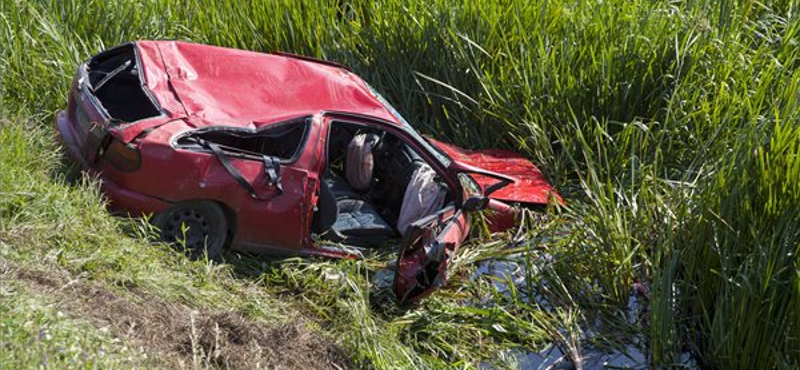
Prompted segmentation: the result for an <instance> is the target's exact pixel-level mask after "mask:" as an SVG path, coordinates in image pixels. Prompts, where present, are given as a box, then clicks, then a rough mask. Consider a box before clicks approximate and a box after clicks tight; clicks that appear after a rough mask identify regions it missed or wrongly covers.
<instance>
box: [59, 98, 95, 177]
mask: <svg viewBox="0 0 800 370" xmlns="http://www.w3.org/2000/svg"><path fill="white" fill-rule="evenodd" d="M55 126H56V131H57V132H58V137H59V140H60V141H61V144H63V145H64V149H65V150H66V152H67V155H69V157H70V158H71V159H72V160H73V161H75V162H76V163H78V164H80V165H81V168H83V169H84V170H87V171H88V170H89V164H88V163H87V162H86V159H85V158H84V157H83V155H82V154H81V143H82V142H83V140H81V139H80V138H79V136H78V133H77V131H75V125H74V124H73V122H72V121H70V120H69V115H68V114H67V111H64V110H62V111H59V112H58V113H57V114H56V121H55Z"/></svg>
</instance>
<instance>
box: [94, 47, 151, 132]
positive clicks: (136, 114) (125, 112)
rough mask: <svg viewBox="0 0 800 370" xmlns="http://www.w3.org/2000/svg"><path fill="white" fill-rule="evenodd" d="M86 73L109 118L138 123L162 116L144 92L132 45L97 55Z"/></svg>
mask: <svg viewBox="0 0 800 370" xmlns="http://www.w3.org/2000/svg"><path fill="white" fill-rule="evenodd" d="M86 69H87V72H88V77H89V78H88V81H87V82H88V84H89V86H88V87H89V89H90V90H91V92H92V93H93V94H94V96H95V97H96V98H97V100H98V101H99V102H100V104H101V105H102V107H103V108H104V109H105V111H106V113H108V115H109V116H110V118H112V119H114V120H119V121H122V122H135V121H139V120H142V119H145V118H150V117H155V116H158V115H159V114H161V111H160V109H159V108H158V106H157V105H156V104H155V103H154V101H153V99H152V98H151V97H150V95H149V93H148V92H147V91H146V90H145V89H146V88H145V87H144V84H143V81H142V78H141V76H140V73H141V71H140V69H139V63H138V59H137V57H136V52H135V51H134V46H133V44H129V45H123V46H120V47H118V48H115V49H111V50H109V51H107V52H105V53H101V54H99V55H97V56H96V57H94V58H92V59H91V60H90V61H89V63H87V65H86Z"/></svg>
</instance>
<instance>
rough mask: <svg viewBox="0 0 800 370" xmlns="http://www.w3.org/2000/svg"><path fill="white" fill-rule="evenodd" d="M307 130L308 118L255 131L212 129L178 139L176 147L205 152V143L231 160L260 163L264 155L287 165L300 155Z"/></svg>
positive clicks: (226, 128) (227, 128) (197, 131)
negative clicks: (213, 145)
mask: <svg viewBox="0 0 800 370" xmlns="http://www.w3.org/2000/svg"><path fill="white" fill-rule="evenodd" d="M307 128H308V119H303V120H301V121H295V122H290V123H284V124H278V125H275V126H270V127H268V128H267V129H262V130H257V131H253V130H247V129H233V128H230V127H225V128H217V127H211V128H207V129H199V130H195V131H193V132H191V133H189V134H188V135H184V136H182V137H179V138H178V139H177V140H176V146H177V147H179V148H181V149H189V150H198V151H206V150H208V147H207V145H206V144H205V143H213V144H216V145H217V146H218V147H219V148H220V149H221V150H222V151H224V152H225V153H226V154H229V155H231V156H234V157H240V158H247V159H253V160H261V159H262V157H264V156H266V157H274V158H278V159H280V160H282V161H284V162H286V161H292V160H293V159H294V158H295V157H296V156H297V154H299V152H300V149H301V147H302V145H301V144H302V143H303V139H304V137H305V135H306V130H307Z"/></svg>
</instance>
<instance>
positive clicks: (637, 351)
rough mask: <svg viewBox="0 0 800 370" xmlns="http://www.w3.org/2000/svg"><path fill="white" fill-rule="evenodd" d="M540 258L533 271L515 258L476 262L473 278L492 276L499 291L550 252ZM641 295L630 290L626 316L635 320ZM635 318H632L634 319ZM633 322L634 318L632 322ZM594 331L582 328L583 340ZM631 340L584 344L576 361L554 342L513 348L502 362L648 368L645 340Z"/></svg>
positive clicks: (581, 368) (518, 281)
mask: <svg viewBox="0 0 800 370" xmlns="http://www.w3.org/2000/svg"><path fill="white" fill-rule="evenodd" d="M538 259H540V260H541V261H540V262H542V263H541V264H539V263H535V264H534V265H535V266H534V267H532V268H533V269H535V270H534V271H526V266H525V265H524V264H520V263H517V262H514V258H510V259H506V260H487V261H484V262H481V263H480V264H479V265H478V270H477V272H476V274H475V276H474V278H479V277H485V276H492V277H494V278H495V279H492V281H493V284H494V288H495V289H496V290H497V291H498V292H500V293H506V292H508V291H509V288H510V287H509V284H515V285H517V286H520V285H522V284H524V283H525V279H526V276H531V275H535V274H537V273H538V272H539V271H538V270H537V267H536V266H541V265H543V264H544V263H547V262H548V261H551V260H552V256H549V255H546V254H545V255H541V256H539V257H538ZM522 299H524V300H530V299H533V300H535V301H536V303H538V304H539V305H540V306H541V307H543V308H545V309H547V308H548V307H550V304H549V303H548V302H547V301H546V300H545V299H544V297H542V296H538V295H537V296H534V297H523V298H522ZM644 304H646V303H645V302H642V300H641V298H639V296H638V295H637V294H636V293H635V292H632V293H631V298H630V301H629V303H628V308H627V310H628V316H629V320H637V318H636V317H637V316H638V315H639V313H640V312H642V311H641V310H642V309H643V308H644V307H643V305H644ZM634 322H635V321H634ZM632 323H633V322H632ZM594 335H596V334H595V332H594V330H591V328H589V329H584V330H583V338H582V339H583V340H582V341H583V342H585V343H587V342H590V341H591V339H592V337H593V336H594ZM631 343H632V344H628V345H625V346H623V347H621V348H617V349H613V350H611V349H600V348H597V347H595V346H592V345H583V346H581V348H580V349H579V352H580V358H579V359H578V360H577V361H572V360H571V359H570V358H569V357H568V356H566V355H565V353H564V352H563V351H562V349H561V348H560V347H559V346H558V345H556V344H555V343H554V344H551V345H550V346H548V347H547V348H546V349H545V350H543V351H540V352H536V351H529V350H526V349H516V350H512V351H510V352H508V353H506V354H504V355H503V357H505V358H506V360H505V361H503V362H509V360H508V358H509V357H510V358H511V359H510V362H511V363H515V364H516V366H517V367H518V368H519V369H534V370H538V369H542V370H544V369H554V370H555V369H562V370H566V369H578V370H604V369H636V370H639V369H647V368H648V366H647V357H646V356H645V353H644V350H643V348H644V344H643V343H642V341H640V340H635V339H633V340H631ZM481 368H482V369H487V370H488V369H494V368H496V366H494V365H492V364H490V363H486V364H482V366H481Z"/></svg>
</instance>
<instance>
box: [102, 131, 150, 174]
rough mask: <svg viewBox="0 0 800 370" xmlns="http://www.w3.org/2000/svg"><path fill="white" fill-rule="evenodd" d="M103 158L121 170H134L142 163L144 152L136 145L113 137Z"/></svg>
mask: <svg viewBox="0 0 800 370" xmlns="http://www.w3.org/2000/svg"><path fill="white" fill-rule="evenodd" d="M103 159H104V160H105V161H106V162H108V163H110V164H111V165H112V166H114V167H116V168H117V169H119V170H120V171H125V172H133V171H136V170H138V169H139V167H140V166H141V165H142V154H141V153H140V152H139V149H136V147H135V146H133V145H131V144H127V143H123V142H121V141H119V140H117V139H115V138H113V137H112V138H111V140H110V142H109V143H108V146H107V147H106V150H105V152H103Z"/></svg>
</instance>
